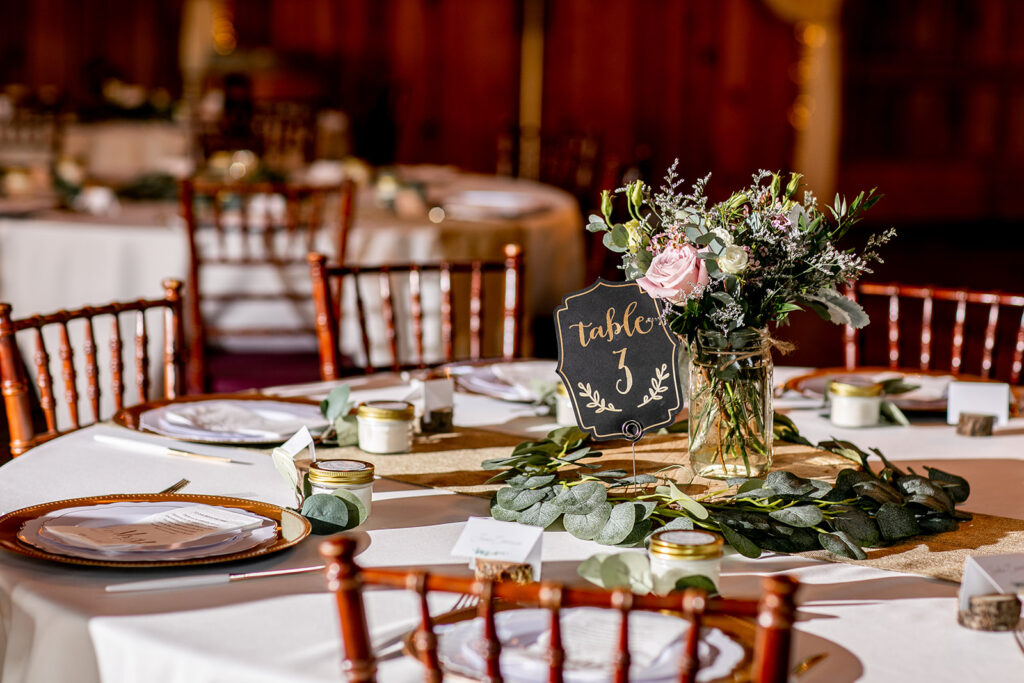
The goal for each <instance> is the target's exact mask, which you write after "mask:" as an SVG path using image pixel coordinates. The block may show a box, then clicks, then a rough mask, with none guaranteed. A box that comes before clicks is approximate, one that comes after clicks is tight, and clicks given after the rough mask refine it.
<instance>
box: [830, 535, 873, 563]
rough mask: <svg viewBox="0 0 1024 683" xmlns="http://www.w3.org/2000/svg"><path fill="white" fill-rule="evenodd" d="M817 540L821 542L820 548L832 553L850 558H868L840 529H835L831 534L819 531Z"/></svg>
mask: <svg viewBox="0 0 1024 683" xmlns="http://www.w3.org/2000/svg"><path fill="white" fill-rule="evenodd" d="M818 541H819V542H820V543H821V547H822V548H824V549H825V550H827V551H829V552H830V553H832V554H833V555H838V556H839V557H845V558H847V559H850V560H866V559H867V558H868V556H867V553H865V552H864V550H863V549H861V547H860V546H859V545H857V544H856V543H855V542H854V540H853V539H852V538H850V537H849V536H848V535H847V534H846V533H844V532H842V531H836V532H834V533H831V534H828V533H820V534H818Z"/></svg>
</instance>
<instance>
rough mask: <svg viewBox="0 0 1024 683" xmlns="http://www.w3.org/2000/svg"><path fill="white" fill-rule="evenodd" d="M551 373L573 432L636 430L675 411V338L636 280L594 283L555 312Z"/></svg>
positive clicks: (678, 405)
mask: <svg viewBox="0 0 1024 683" xmlns="http://www.w3.org/2000/svg"><path fill="white" fill-rule="evenodd" d="M555 327H556V331H557V334H558V368H557V369H558V374H559V375H560V376H561V378H562V380H563V382H564V383H565V386H566V389H567V390H568V392H569V399H570V401H571V403H572V407H573V412H575V414H576V422H577V424H579V426H580V429H583V430H585V431H586V432H588V433H589V434H590V435H591V436H592V437H594V438H595V439H613V438H619V437H626V438H629V439H633V440H635V439H639V438H640V436H641V435H643V434H645V433H647V432H649V431H651V430H652V429H657V428H658V427H663V426H666V425H669V424H672V422H673V421H674V420H675V418H676V415H677V414H678V413H679V411H680V410H681V409H682V395H681V393H682V392H681V391H680V389H679V381H678V365H677V362H676V345H677V344H676V337H675V335H674V334H673V333H672V332H671V331H670V330H669V329H668V328H667V327H666V325H665V321H664V318H663V316H662V315H661V312H660V311H659V310H658V304H657V303H656V302H655V300H654V299H652V298H651V297H650V296H648V295H647V293H646V292H644V291H643V290H642V289H640V287H639V285H637V284H636V282H632V281H631V282H608V281H607V280H598V281H597V282H595V283H594V284H593V285H591V286H590V287H588V288H587V289H584V290H582V291H579V292H575V293H573V294H570V295H569V296H567V297H565V299H564V300H563V301H562V305H561V306H560V307H559V308H558V309H556V310H555Z"/></svg>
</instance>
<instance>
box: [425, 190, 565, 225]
mask: <svg viewBox="0 0 1024 683" xmlns="http://www.w3.org/2000/svg"><path fill="white" fill-rule="evenodd" d="M443 204H444V209H445V211H446V212H447V213H448V215H449V216H451V217H452V218H456V219H462V220H474V219H478V218H482V219H486V218H522V217H523V216H526V215H529V214H532V213H537V212H539V211H543V210H545V209H547V208H548V203H547V200H545V198H544V197H538V196H537V195H535V194H533V193H530V192H514V191H508V190H463V191H461V192H456V193H454V194H451V195H449V196H447V197H445V199H444V202H443Z"/></svg>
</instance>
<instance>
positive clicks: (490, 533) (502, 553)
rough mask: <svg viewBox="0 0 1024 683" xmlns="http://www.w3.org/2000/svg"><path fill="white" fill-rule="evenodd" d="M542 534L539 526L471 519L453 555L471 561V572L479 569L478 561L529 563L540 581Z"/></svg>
mask: <svg viewBox="0 0 1024 683" xmlns="http://www.w3.org/2000/svg"><path fill="white" fill-rule="evenodd" d="M543 533H544V530H543V529H541V528H540V527H537V526H529V525H526V524H517V523H516V522H499V521H498V520H496V519H491V518H490V517H470V518H469V519H468V520H466V526H465V528H464V529H463V530H462V534H461V535H460V536H459V540H457V541H456V542H455V546H454V547H453V548H452V556H453V557H468V558H470V561H469V566H470V568H471V569H475V568H476V560H477V558H480V559H481V560H497V561H499V562H514V563H516V564H528V565H530V567H531V568H532V569H533V580H534V581H539V580H540V569H541V547H542V540H543Z"/></svg>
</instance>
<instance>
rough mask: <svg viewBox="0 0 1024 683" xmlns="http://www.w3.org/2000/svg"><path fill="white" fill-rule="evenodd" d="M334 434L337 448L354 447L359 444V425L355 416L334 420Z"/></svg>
mask: <svg viewBox="0 0 1024 683" xmlns="http://www.w3.org/2000/svg"><path fill="white" fill-rule="evenodd" d="M334 432H335V438H336V439H337V441H338V446H355V445H356V444H358V443H359V423H358V422H357V421H356V416H355V415H342V416H341V417H339V418H338V419H337V420H335V421H334Z"/></svg>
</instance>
